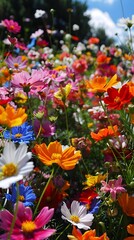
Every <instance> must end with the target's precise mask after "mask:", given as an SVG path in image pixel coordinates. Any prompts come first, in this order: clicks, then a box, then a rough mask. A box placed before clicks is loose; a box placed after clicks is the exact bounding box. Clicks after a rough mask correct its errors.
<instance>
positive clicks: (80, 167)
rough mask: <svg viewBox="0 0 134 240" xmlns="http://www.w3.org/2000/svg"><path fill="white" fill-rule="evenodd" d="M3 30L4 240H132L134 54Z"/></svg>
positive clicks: (9, 27) (0, 184) (0, 225)
mask: <svg viewBox="0 0 134 240" xmlns="http://www.w3.org/2000/svg"><path fill="white" fill-rule="evenodd" d="M35 18H37V19H38V18H40V20H42V21H44V20H45V18H46V12H45V11H44V10H39V9H38V10H37V11H36V12H35ZM120 23H121V24H123V25H124V24H126V25H127V26H128V27H129V28H131V27H132V25H133V18H132V20H131V21H130V20H129V19H126V21H125V20H121V22H120ZM1 26H3V28H4V29H5V30H6V31H5V34H6V32H8V34H7V39H4V40H3V42H2V44H3V46H5V49H7V52H5V53H4V55H2V53H1V56H0V57H1V59H3V60H2V64H1V65H0V154H1V155H0V204H1V205H0V209H1V210H0V239H1V240H4V239H5V240H7V239H11V240H15V239H23V240H30V239H31V240H44V239H61V240H62V239H73V240H95V239H100V240H117V239H120V240H128V239H131V240H132V239H134V224H133V220H134V219H133V218H134V76H133V74H134V54H133V53H132V51H131V52H130V51H129V48H128V49H127V47H126V49H122V48H121V47H120V48H119V47H117V46H114V45H112V46H105V45H101V43H100V39H98V38H97V37H91V38H89V39H87V41H83V42H78V36H72V35H71V34H69V33H65V32H64V31H61V33H62V34H61V35H62V36H63V39H62V41H60V42H59V45H58V49H57V51H56V46H55V45H54V44H55V42H54V38H56V34H55V31H56V30H55V31H54V30H51V29H46V32H47V34H48V35H49V37H50V39H51V37H52V39H51V40H53V41H52V45H51V43H50V42H47V40H46V39H45V36H44V35H45V34H44V29H41V28H39V29H36V31H35V32H34V33H31V36H30V39H26V41H25V42H21V41H20V40H19V36H18V37H17V35H16V37H14V36H13V34H17V33H20V30H21V26H20V25H19V24H18V23H17V22H16V21H13V20H8V19H5V20H3V21H2V22H1ZM40 27H41V26H40ZM73 30H74V31H76V32H77V31H79V26H78V25H77V24H75V25H73ZM11 33H12V35H11ZM56 41H57V39H56ZM131 43H132V41H131ZM8 46H11V49H12V51H8ZM3 49H4V48H3ZM4 56H6V57H5V58H4Z"/></svg>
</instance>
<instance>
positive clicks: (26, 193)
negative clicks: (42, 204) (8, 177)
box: [6, 184, 36, 207]
mask: <svg viewBox="0 0 134 240" xmlns="http://www.w3.org/2000/svg"><path fill="white" fill-rule="evenodd" d="M6 199H7V200H8V201H10V202H11V203H13V204H15V203H16V200H17V186H16V184H12V188H11V194H10V193H6ZM35 199H36V195H35V193H34V192H33V189H32V187H31V186H25V185H24V184H20V185H19V201H21V202H23V204H24V206H25V207H27V206H32V205H33V202H34V201H35Z"/></svg>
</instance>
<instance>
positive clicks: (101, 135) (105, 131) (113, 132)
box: [91, 125, 118, 142]
mask: <svg viewBox="0 0 134 240" xmlns="http://www.w3.org/2000/svg"><path fill="white" fill-rule="evenodd" d="M117 134H118V127H117V125H115V126H108V127H107V128H102V129H100V130H99V132H98V133H94V132H91V137H92V138H93V139H94V140H95V141H96V142H98V141H101V140H103V139H105V138H106V137H111V136H117Z"/></svg>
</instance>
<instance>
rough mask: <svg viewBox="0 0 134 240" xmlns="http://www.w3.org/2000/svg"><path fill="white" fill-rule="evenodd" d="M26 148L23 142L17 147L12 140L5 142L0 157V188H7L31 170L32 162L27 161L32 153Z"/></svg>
mask: <svg viewBox="0 0 134 240" xmlns="http://www.w3.org/2000/svg"><path fill="white" fill-rule="evenodd" d="M27 148H28V146H27V145H26V144H25V143H21V144H20V145H19V147H18V148H17V149H16V146H15V143H13V142H7V143H6V144H5V147H4V150H3V154H1V157H0V188H4V189H6V188H9V187H10V185H12V183H15V182H17V181H20V180H22V179H23V177H24V176H27V175H28V174H29V173H30V172H31V171H32V170H33V168H34V164H33V162H32V161H30V162H28V160H29V159H31V157H32V153H31V152H27Z"/></svg>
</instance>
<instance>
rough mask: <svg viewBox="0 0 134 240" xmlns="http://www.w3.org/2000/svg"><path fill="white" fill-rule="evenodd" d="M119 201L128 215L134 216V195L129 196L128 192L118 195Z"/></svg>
mask: <svg viewBox="0 0 134 240" xmlns="http://www.w3.org/2000/svg"><path fill="white" fill-rule="evenodd" d="M118 202H119V205H120V206H121V208H122V210H123V212H124V213H125V214H126V215H127V216H130V217H134V196H129V195H128V193H126V192H125V193H122V194H121V195H120V196H118Z"/></svg>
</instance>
